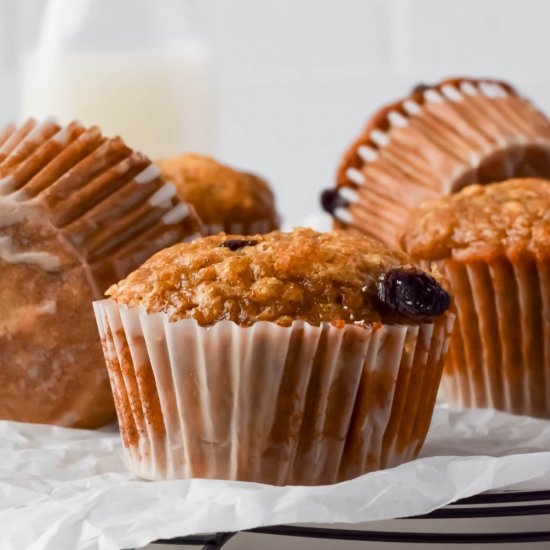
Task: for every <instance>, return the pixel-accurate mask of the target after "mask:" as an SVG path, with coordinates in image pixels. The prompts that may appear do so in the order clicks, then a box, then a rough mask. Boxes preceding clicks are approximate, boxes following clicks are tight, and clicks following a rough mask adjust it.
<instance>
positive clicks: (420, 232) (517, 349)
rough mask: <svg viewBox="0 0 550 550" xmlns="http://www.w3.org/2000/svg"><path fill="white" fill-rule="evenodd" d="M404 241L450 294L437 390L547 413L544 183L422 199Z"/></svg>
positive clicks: (459, 399)
mask: <svg viewBox="0 0 550 550" xmlns="http://www.w3.org/2000/svg"><path fill="white" fill-rule="evenodd" d="M402 243H403V246H404V247H405V249H406V250H407V251H408V252H409V253H410V254H411V256H412V257H413V259H415V260H417V261H420V262H423V263H424V264H425V265H428V264H430V263H432V262H435V263H436V264H437V268H438V269H439V270H441V272H442V273H443V274H444V275H445V276H446V277H447V278H448V280H449V282H450V285H451V289H452V292H453V295H454V303H455V307H456V314H457V326H456V329H455V332H454V335H453V338H452V342H451V351H450V353H449V358H448V361H447V365H446V367H445V372H444V375H443V383H442V389H443V393H444V397H445V398H446V399H447V400H448V401H449V402H450V403H452V404H454V405H457V406H462V407H490V408H495V409H498V410H502V411H507V412H510V413H515V414H528V415H530V416H536V417H540V418H550V377H549V373H550V357H549V355H548V350H550V331H549V324H548V320H549V319H550V182H547V181H543V180H537V179H516V180H511V181H507V182H504V183H499V184H490V185H486V186H481V185H472V186H469V187H467V188H465V189H463V190H462V191H460V192H459V193H457V194H455V195H452V196H449V197H440V198H439V199H435V200H433V201H429V202H426V203H424V204H423V205H422V206H420V207H418V208H417V209H416V210H415V211H414V212H413V213H412V215H411V217H410V220H409V222H408V224H407V226H406V227H405V230H404V232H403V236H402Z"/></svg>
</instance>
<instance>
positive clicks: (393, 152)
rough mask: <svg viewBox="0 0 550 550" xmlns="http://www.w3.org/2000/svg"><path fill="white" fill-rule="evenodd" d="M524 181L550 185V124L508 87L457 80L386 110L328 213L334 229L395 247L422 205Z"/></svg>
mask: <svg viewBox="0 0 550 550" xmlns="http://www.w3.org/2000/svg"><path fill="white" fill-rule="evenodd" d="M517 177H540V178H544V179H550V120H548V118H547V117H546V116H544V115H543V114H542V113H541V112H540V111H538V110H537V109H536V108H535V107H534V106H533V105H532V104H531V103H530V102H529V101H528V100H527V99H525V98H523V97H522V96H521V95H520V94H519V93H518V92H517V91H516V90H514V88H512V87H511V86H510V85H509V84H507V83H505V82H501V81H498V80H492V79H472V78H451V79H447V80H444V81H442V82H439V83H437V84H433V85H419V86H417V87H415V88H414V90H413V91H412V92H411V94H410V95H409V96H408V97H406V98H404V99H402V100H400V101H397V102H395V103H392V104H390V105H387V106H385V107H383V108H382V109H380V110H379V111H378V112H377V113H376V114H375V115H374V116H373V117H372V118H371V119H370V121H369V122H368V124H367V126H366V128H365V130H364V131H363V132H362V133H361V135H360V136H359V137H358V138H357V139H356V140H355V142H354V143H353V144H352V145H351V146H350V148H349V149H348V150H347V152H346V153H345V154H344V157H343V159H342V162H341V164H340V167H339V169H338V173H337V178H336V186H335V188H333V189H330V190H327V191H325V192H324V193H323V195H322V205H323V207H324V209H325V210H326V211H327V212H329V213H331V214H332V215H333V217H334V223H335V227H337V228H344V229H350V230H357V231H362V232H364V233H366V234H368V235H372V236H374V237H376V238H378V239H380V240H382V241H384V242H386V243H388V244H389V245H391V246H395V245H396V244H397V240H398V236H399V234H400V232H401V230H402V227H403V224H404V223H405V221H406V219H407V217H408V215H409V212H410V210H411V209H412V208H413V207H415V206H417V205H418V204H420V203H421V202H423V201H425V200H429V199H432V198H436V197H437V196H439V195H450V194H452V193H455V192H456V191H458V190H460V189H462V188H463V187H465V186H466V185H469V184H473V183H493V182H499V181H504V180H507V179H512V178H517Z"/></svg>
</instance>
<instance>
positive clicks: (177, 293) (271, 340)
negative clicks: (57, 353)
mask: <svg viewBox="0 0 550 550" xmlns="http://www.w3.org/2000/svg"><path fill="white" fill-rule="evenodd" d="M107 294H108V295H109V296H110V297H111V299H108V300H103V301H100V302H96V303H95V304H94V307H95V312H96V317H97V322H98V326H99V331H100V334H101V339H102V342H103V350H104V354H105V359H106V363H107V367H108V369H109V371H110V373H111V382H112V385H113V394H114V396H115V403H116V407H117V412H118V416H119V424H120V428H121V434H122V438H123V442H124V447H125V453H126V462H127V465H128V467H129V469H130V470H131V471H132V472H134V473H136V474H137V475H139V476H141V477H144V478H147V479H169V478H188V477H201V478H217V479H237V480H242V481H255V482H263V483H270V484H277V485H285V484H298V485H318V484H325V483H334V482H337V481H341V480H345V479H350V478H353V477H356V476H358V475H361V474H363V473H365V472H368V471H371V470H375V469H379V468H385V467H389V466H394V465H397V464H399V463H401V462H404V461H406V460H411V459H412V458H414V457H416V456H417V454H418V452H419V450H420V448H421V446H422V444H423V442H424V439H425V436H426V433H427V430H428V426H429V424H430V420H431V416H432V412H433V407H434V403H435V398H436V394H437V390H438V386H439V381H440V376H441V371H442V369H443V363H444V360H445V355H446V352H447V347H448V340H449V333H450V330H451V327H452V321H453V316H452V315H450V314H447V313H446V310H447V308H448V307H449V295H448V294H447V293H446V292H445V291H444V290H443V289H442V288H441V287H440V285H439V284H438V282H437V280H436V279H435V278H434V277H432V276H431V275H429V274H428V273H424V272H422V271H421V270H419V269H417V268H414V267H413V266H412V265H411V263H410V260H409V258H408V257H407V256H406V255H405V254H404V253H402V252H399V251H395V252H392V251H390V250H388V249H387V248H385V247H384V246H383V245H382V244H381V243H379V242H377V241H374V240H371V239H369V238H368V237H365V236H362V235H351V234H346V233H343V232H337V233H316V232H315V231H313V230H311V229H296V230H295V231H293V232H291V233H280V232H277V231H276V232H272V233H269V234H267V235H254V236H242V235H225V234H220V235H216V236H211V237H206V238H202V239H198V240H196V241H194V242H192V243H187V244H180V245H175V246H173V247H171V248H168V249H166V250H163V251H161V252H159V253H158V254H156V255H155V256H153V257H152V258H151V259H150V260H148V261H147V262H146V263H145V264H144V265H143V266H142V267H140V268H139V269H138V270H136V271H134V272H133V273H132V274H130V275H129V276H128V277H127V278H126V279H125V280H123V281H121V282H120V283H118V284H116V285H114V286H113V287H111V288H110V289H109V291H108V293H107Z"/></svg>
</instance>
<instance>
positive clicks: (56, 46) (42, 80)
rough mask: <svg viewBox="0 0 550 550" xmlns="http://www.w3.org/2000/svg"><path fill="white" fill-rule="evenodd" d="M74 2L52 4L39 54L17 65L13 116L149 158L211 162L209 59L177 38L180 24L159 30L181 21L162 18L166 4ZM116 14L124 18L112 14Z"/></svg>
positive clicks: (190, 40)
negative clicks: (115, 139)
mask: <svg viewBox="0 0 550 550" xmlns="http://www.w3.org/2000/svg"><path fill="white" fill-rule="evenodd" d="M82 2H83V0H79V1H78V2H72V1H67V0H51V1H50V4H49V5H48V7H49V11H48V10H47V13H46V17H45V20H44V25H45V28H44V29H43V32H42V36H41V39H40V41H39V43H38V47H37V50H36V51H35V52H33V53H31V54H30V55H29V56H28V58H27V60H26V62H25V63H24V65H23V71H22V80H21V111H22V113H21V114H22V115H23V116H34V117H39V118H44V117H48V116H55V117H56V118H58V119H59V120H60V121H61V122H63V123H67V122H69V121H71V120H73V119H78V120H80V121H82V122H83V123H84V124H86V125H92V124H97V125H98V126H100V127H101V129H102V131H103V132H104V133H105V134H107V135H120V136H122V137H123V138H124V140H125V141H126V142H127V143H128V145H129V146H130V147H132V148H134V149H137V150H139V151H142V152H144V153H146V154H147V155H148V156H150V157H152V158H159V157H163V156H169V155H177V154H179V153H182V152H185V151H194V152H199V153H206V154H214V153H215V152H216V145H217V144H216V137H217V112H216V87H215V77H214V70H213V60H212V55H211V52H210V49H209V47H208V44H207V43H205V42H204V41H203V40H202V39H200V38H197V37H194V36H176V33H177V32H180V33H181V29H182V27H183V25H182V24H179V25H175V26H172V27H170V25H169V24H168V23H166V22H167V21H168V20H170V19H171V18H175V17H176V14H179V12H174V13H170V11H169V10H168V12H167V11H166V10H167V7H169V6H171V5H173V3H166V2H165V0H163V2H152V1H147V0H141V1H137V2H136V1H135V0H134V1H133V2H132V3H130V4H128V3H127V2H124V1H122V0H117V1H116V2H107V1H102V0H93V1H90V2H86V1H84V2H83V3H82ZM76 4H79V7H78V9H77V10H75V11H74V12H71V13H69V14H68V16H67V17H66V18H65V19H64V18H62V17H61V15H60V14H61V12H63V11H64V12H67V10H68V11H70V9H71V6H74V5H76ZM123 5H126V7H128V6H130V5H131V6H132V7H133V9H132V10H131V12H132V13H131V16H129V15H128V13H129V12H128V11H127V12H126V13H124V12H120V11H119V12H117V10H120V7H121V6H123ZM83 6H84V7H83ZM140 10H142V11H141V12H140ZM159 10H162V11H159ZM117 20H118V21H117ZM186 21H187V22H188V19H186ZM180 23H181V22H180ZM174 29H178V30H176V31H175V30H174ZM140 33H141V34H140ZM183 34H189V33H188V32H186V33H183ZM136 35H137V38H136Z"/></svg>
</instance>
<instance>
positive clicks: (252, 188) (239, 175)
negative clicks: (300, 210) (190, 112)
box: [156, 154, 278, 230]
mask: <svg viewBox="0 0 550 550" xmlns="http://www.w3.org/2000/svg"><path fill="white" fill-rule="evenodd" d="M156 164H157V166H158V167H159V168H160V171H161V173H162V175H163V177H165V178H166V179H169V180H170V181H172V182H173V183H174V184H175V186H176V188H177V189H178V192H179V193H180V195H181V197H182V199H184V200H186V201H188V202H190V203H191V204H192V205H193V206H194V207H195V208H196V210H197V212H198V214H199V216H200V218H201V219H202V220H203V222H204V223H205V224H207V225H221V226H225V227H226V226H228V224H231V223H235V222H241V223H243V224H245V225H249V224H250V223H252V222H254V221H257V220H267V221H271V222H272V223H271V226H270V227H269V229H268V230H272V229H276V228H277V227H278V216H277V212H276V210H275V203H274V198H273V193H272V192H271V189H270V188H269V185H268V184H267V182H266V181H265V180H263V179H261V178H260V177H258V176H256V175H254V174H249V173H247V172H240V171H238V170H235V169H233V168H230V167H229V166H225V165H223V164H220V163H219V162H217V161H216V160H214V159H213V158H210V157H207V156H203V155H197V154H187V155H180V156H177V157H171V158H166V159H162V160H158V161H156Z"/></svg>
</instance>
